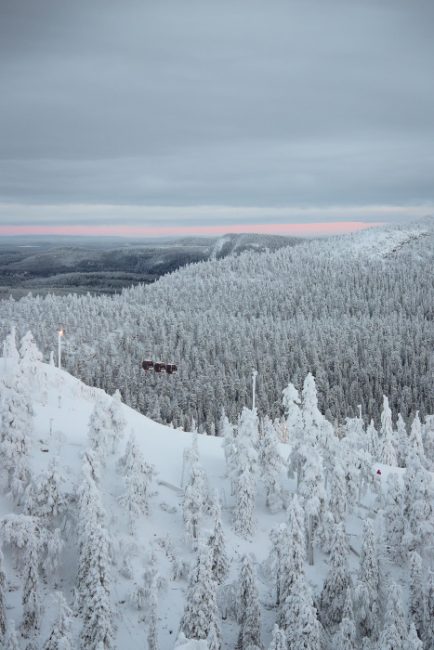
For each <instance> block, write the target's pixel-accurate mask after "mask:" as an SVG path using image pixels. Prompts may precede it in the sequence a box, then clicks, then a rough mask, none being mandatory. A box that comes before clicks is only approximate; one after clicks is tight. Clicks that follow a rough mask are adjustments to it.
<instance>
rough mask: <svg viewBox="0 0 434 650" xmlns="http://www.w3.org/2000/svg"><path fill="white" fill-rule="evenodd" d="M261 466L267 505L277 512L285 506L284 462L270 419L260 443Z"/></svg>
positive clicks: (266, 419)
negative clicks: (283, 488)
mask: <svg viewBox="0 0 434 650" xmlns="http://www.w3.org/2000/svg"><path fill="white" fill-rule="evenodd" d="M259 464H260V467H261V479H262V481H263V482H264V484H265V493H266V500H265V505H266V506H267V508H269V509H270V510H271V512H277V511H278V510H280V509H281V508H282V505H283V501H282V485H281V481H280V473H281V471H282V468H283V460H282V456H281V455H280V453H279V448H278V440H277V434H276V430H275V428H274V426H273V423H272V421H271V420H270V418H268V417H265V418H264V421H263V425H262V436H261V438H260V442H259Z"/></svg>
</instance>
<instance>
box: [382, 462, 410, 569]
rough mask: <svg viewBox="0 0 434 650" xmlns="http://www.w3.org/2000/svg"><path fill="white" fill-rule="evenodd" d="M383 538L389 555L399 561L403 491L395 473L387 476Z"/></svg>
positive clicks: (402, 529)
mask: <svg viewBox="0 0 434 650" xmlns="http://www.w3.org/2000/svg"><path fill="white" fill-rule="evenodd" d="M383 516H384V540H385V543H386V547H387V550H388V552H389V555H390V557H391V558H392V559H393V560H394V561H399V559H400V558H401V557H402V552H403V549H402V540H403V536H404V531H405V520H404V492H403V485H402V481H401V478H400V477H399V476H397V475H396V474H389V476H388V477H387V487H386V496H385V504H384V512H383Z"/></svg>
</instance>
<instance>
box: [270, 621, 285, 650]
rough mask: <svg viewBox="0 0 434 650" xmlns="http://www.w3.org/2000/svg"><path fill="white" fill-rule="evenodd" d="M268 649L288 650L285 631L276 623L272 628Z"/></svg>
mask: <svg viewBox="0 0 434 650" xmlns="http://www.w3.org/2000/svg"><path fill="white" fill-rule="evenodd" d="M268 650H288V643H287V641H286V634H285V632H284V631H283V630H282V629H281V628H280V627H279V626H278V625H277V624H276V625H275V626H274V628H273V634H272V636H271V642H270V645H269V646H268Z"/></svg>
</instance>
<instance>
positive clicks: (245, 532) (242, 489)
mask: <svg viewBox="0 0 434 650" xmlns="http://www.w3.org/2000/svg"><path fill="white" fill-rule="evenodd" d="M257 446H258V418H257V415H256V410H250V409H247V408H243V410H242V413H241V416H240V418H239V421H238V434H237V439H236V467H237V474H236V478H235V508H234V526H235V531H236V533H238V534H239V535H242V536H243V537H248V536H249V535H251V534H252V533H253V530H254V526H255V500H256V475H257V469H258V452H257Z"/></svg>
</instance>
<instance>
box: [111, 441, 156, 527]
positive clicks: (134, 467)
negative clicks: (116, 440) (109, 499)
mask: <svg viewBox="0 0 434 650" xmlns="http://www.w3.org/2000/svg"><path fill="white" fill-rule="evenodd" d="M122 468H123V476H124V481H125V484H126V492H125V493H124V494H122V495H121V497H120V498H119V502H120V503H121V505H122V506H123V507H124V508H125V510H126V511H127V513H128V527H129V531H130V533H131V535H132V534H134V532H135V530H136V524H137V520H138V519H139V518H140V516H141V515H147V514H148V512H149V492H150V489H151V483H152V479H153V477H154V476H155V469H154V467H153V466H152V465H150V464H149V463H146V462H145V460H144V458H143V454H142V452H141V450H140V448H139V447H138V446H137V443H136V440H135V438H134V436H133V435H131V437H130V440H129V443H128V446H127V451H126V455H125V457H124V462H123V465H122Z"/></svg>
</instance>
